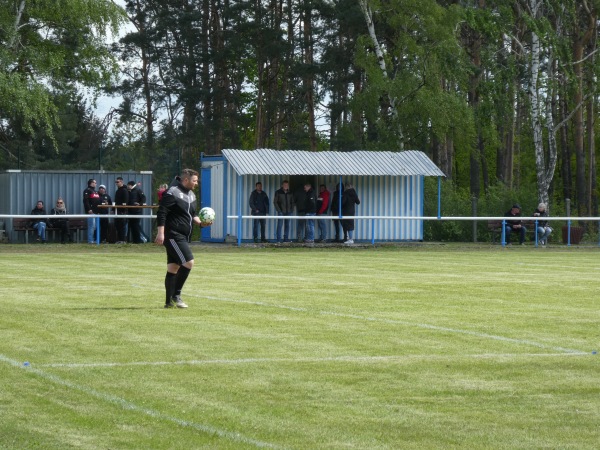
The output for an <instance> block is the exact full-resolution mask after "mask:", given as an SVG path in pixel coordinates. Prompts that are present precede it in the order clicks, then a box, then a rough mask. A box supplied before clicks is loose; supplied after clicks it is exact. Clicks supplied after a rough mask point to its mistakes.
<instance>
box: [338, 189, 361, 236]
mask: <svg viewBox="0 0 600 450" xmlns="http://www.w3.org/2000/svg"><path fill="white" fill-rule="evenodd" d="M356 205H360V199H359V198H358V194H357V193H356V191H355V190H354V187H353V186H352V184H350V183H346V188H345V189H344V193H343V194H342V215H343V216H354V215H356ZM342 228H343V229H344V236H347V237H348V239H347V240H345V241H344V244H347V245H351V244H354V239H353V238H352V235H353V234H354V219H343V220H342Z"/></svg>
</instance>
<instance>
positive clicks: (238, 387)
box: [0, 244, 600, 449]
mask: <svg viewBox="0 0 600 450" xmlns="http://www.w3.org/2000/svg"><path fill="white" fill-rule="evenodd" d="M195 255H196V261H197V264H196V267H195V268H194V270H193V271H192V273H191V275H190V278H189V280H188V283H187V285H186V288H185V290H184V293H183V298H184V300H185V301H186V302H187V303H188V304H189V305H190V307H189V308H188V309H187V310H165V309H163V308H162V305H163V302H164V299H163V289H164V288H163V281H164V272H165V256H164V253H163V250H162V249H160V248H156V247H154V246H151V245H147V246H122V247H120V248H119V247H117V246H110V247H106V246H104V247H88V246H83V245H73V246H59V245H47V246H34V245H30V246H25V245H20V246H19V245H14V246H13V245H4V246H1V247H0V262H1V271H0V286H1V288H0V289H1V300H0V342H1V344H0V380H1V383H2V384H1V389H0V448H7V449H13V448H15V449H28V448H40V449H46V448H47V449H68V448H78V449H191V448H210V449H240V448H241V449H244V448H256V447H259V448H260V447H266V448H288V449H349V448H353V449H427V448H432V449H433V448H465V449H492V448H497V449H524V448H536V449H537V448H548V449H569V448H570V449H596V448H598V447H599V445H600V444H599V443H600V354H596V353H595V352H596V351H600V326H599V325H600V312H599V305H598V282H599V275H600V250H599V249H597V248H590V249H566V248H564V247H561V248H556V249H553V248H547V249H535V248H533V247H531V246H526V247H514V248H507V249H502V248H500V247H499V246H483V245H482V246H473V247H470V246H469V245H465V244H463V245H449V246H441V245H438V246H435V245H431V246H405V247H389V248H381V247H380V248H368V247H367V248H352V249H348V248H342V249H319V248H313V249H308V248H297V249H274V248H236V247H228V246H227V247H225V246H222V247H220V246H214V247H210V246H207V247H200V246H199V247H196V248H195Z"/></svg>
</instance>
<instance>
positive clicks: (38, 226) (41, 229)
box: [33, 222, 46, 241]
mask: <svg viewBox="0 0 600 450" xmlns="http://www.w3.org/2000/svg"><path fill="white" fill-rule="evenodd" d="M33 229H34V230H35V231H37V234H38V236H39V238H40V239H41V240H42V241H45V240H46V222H36V223H34V224H33Z"/></svg>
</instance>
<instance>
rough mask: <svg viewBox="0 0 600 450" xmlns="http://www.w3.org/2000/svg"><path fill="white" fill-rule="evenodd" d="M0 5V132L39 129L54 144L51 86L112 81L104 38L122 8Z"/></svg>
mask: <svg viewBox="0 0 600 450" xmlns="http://www.w3.org/2000/svg"><path fill="white" fill-rule="evenodd" d="M21 8H22V9H21ZM0 9H2V14H0V30H1V31H0V47H1V50H0V120H2V121H4V122H5V123H6V124H7V126H6V127H4V128H3V131H2V133H1V134H2V136H0V137H3V138H4V139H7V138H8V136H10V135H13V136H20V135H26V136H34V135H35V134H36V133H37V132H38V131H42V132H43V133H45V134H46V136H47V137H48V139H50V141H51V142H52V143H53V145H54V146H55V148H56V147H57V141H56V138H55V135H54V132H55V129H56V128H57V126H58V124H59V122H60V121H59V118H58V116H57V115H58V109H57V105H55V104H53V102H52V101H53V91H54V90H57V91H61V90H64V89H67V88H69V87H73V86H76V85H78V86H84V87H87V88H91V89H96V90H98V89H100V88H101V87H103V86H105V85H107V84H108V83H109V82H110V80H111V79H112V76H113V75H114V74H115V72H116V69H117V66H116V63H115V60H114V57H113V55H112V54H111V53H110V51H109V49H108V48H107V46H106V44H105V43H104V42H103V40H102V39H103V38H104V37H106V35H107V33H108V32H113V33H116V32H117V31H118V28H119V25H120V24H121V23H123V21H124V16H123V14H122V10H121V9H120V8H119V7H118V6H116V5H115V4H114V3H113V2H111V1H108V0H61V1H50V0H42V1H36V2H25V1H9V2H6V1H5V2H3V5H2V7H1V8H0Z"/></svg>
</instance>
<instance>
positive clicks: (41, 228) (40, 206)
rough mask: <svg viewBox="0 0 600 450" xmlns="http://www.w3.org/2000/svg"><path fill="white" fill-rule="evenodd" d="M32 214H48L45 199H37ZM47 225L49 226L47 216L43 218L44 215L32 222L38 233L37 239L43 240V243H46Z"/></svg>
mask: <svg viewBox="0 0 600 450" xmlns="http://www.w3.org/2000/svg"><path fill="white" fill-rule="evenodd" d="M31 215H32V216H45V215H46V208H44V202H43V201H41V200H38V201H37V203H36V205H35V208H33V209H32V210H31ZM46 226H47V221H46V219H45V218H42V217H40V218H39V219H34V220H33V221H32V224H31V227H32V228H33V229H34V230H35V231H36V232H37V234H38V237H37V241H38V242H41V243H42V244H45V243H46Z"/></svg>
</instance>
